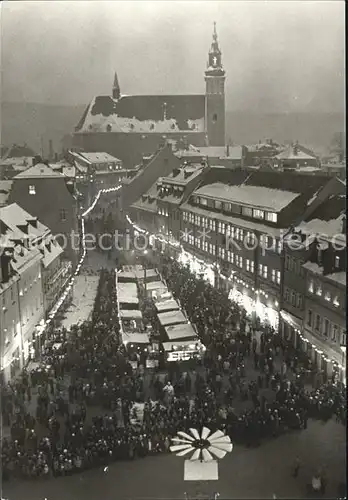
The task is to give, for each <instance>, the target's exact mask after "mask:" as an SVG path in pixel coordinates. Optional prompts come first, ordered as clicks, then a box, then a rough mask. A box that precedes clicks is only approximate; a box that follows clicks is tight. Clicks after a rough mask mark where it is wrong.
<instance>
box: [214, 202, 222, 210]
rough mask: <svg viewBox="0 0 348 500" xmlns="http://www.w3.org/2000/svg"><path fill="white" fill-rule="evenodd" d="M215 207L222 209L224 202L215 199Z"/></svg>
mask: <svg viewBox="0 0 348 500" xmlns="http://www.w3.org/2000/svg"><path fill="white" fill-rule="evenodd" d="M215 208H216V210H221V209H222V202H221V201H217V200H215Z"/></svg>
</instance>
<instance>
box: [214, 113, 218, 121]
mask: <svg viewBox="0 0 348 500" xmlns="http://www.w3.org/2000/svg"><path fill="white" fill-rule="evenodd" d="M216 122H217V114H216V113H214V114H213V123H216Z"/></svg>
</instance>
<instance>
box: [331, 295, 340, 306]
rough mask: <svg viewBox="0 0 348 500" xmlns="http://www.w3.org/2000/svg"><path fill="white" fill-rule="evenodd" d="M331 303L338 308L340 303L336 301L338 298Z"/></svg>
mask: <svg viewBox="0 0 348 500" xmlns="http://www.w3.org/2000/svg"><path fill="white" fill-rule="evenodd" d="M332 302H333V305H334V306H336V307H339V305H340V301H339V300H338V297H335V298H334V299H333V301H332Z"/></svg>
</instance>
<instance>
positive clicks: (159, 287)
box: [146, 281, 167, 292]
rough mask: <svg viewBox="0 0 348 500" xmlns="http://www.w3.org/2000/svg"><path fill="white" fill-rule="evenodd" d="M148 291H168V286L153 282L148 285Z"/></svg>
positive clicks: (160, 282)
mask: <svg viewBox="0 0 348 500" xmlns="http://www.w3.org/2000/svg"><path fill="white" fill-rule="evenodd" d="M146 290H147V291H148V292H150V291H163V292H166V291H167V287H166V285H165V284H164V283H163V282H162V281H151V282H150V283H147V284H146Z"/></svg>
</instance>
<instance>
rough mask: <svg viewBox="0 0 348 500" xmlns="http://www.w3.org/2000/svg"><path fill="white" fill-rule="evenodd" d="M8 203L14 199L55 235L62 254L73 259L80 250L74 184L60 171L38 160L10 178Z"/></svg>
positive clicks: (75, 259) (74, 259) (73, 261)
mask: <svg viewBox="0 0 348 500" xmlns="http://www.w3.org/2000/svg"><path fill="white" fill-rule="evenodd" d="M9 202H10V203H18V204H19V205H20V206H21V207H22V208H23V209H24V210H26V211H27V212H28V213H30V214H31V215H33V216H35V217H37V219H38V220H40V221H41V222H42V224H44V225H45V226H47V227H48V228H50V230H51V231H52V234H53V235H54V236H56V237H57V238H58V242H59V244H60V245H61V246H62V247H63V249H64V254H63V258H65V259H66V260H68V261H70V262H72V264H73V266H74V265H75V264H76V262H77V257H78V254H79V251H80V244H79V233H78V200H77V196H76V193H75V185H74V183H73V182H69V181H68V179H67V178H66V177H65V176H64V175H63V174H61V173H59V172H55V171H54V170H53V169H52V168H50V167H48V166H47V165H45V164H43V163H38V164H36V165H34V166H33V167H31V168H29V169H28V170H26V171H25V172H22V173H21V174H19V175H17V176H16V177H14V178H13V184H12V188H11V193H10V196H9Z"/></svg>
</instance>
